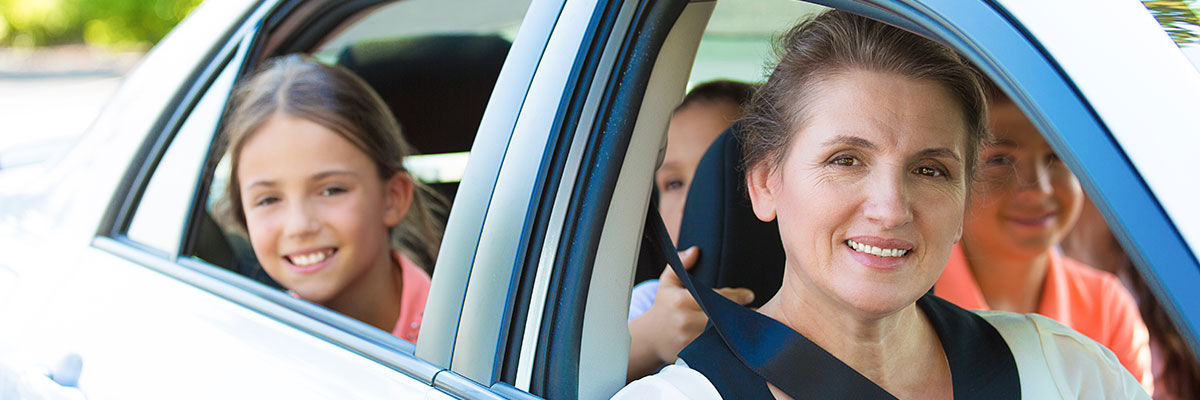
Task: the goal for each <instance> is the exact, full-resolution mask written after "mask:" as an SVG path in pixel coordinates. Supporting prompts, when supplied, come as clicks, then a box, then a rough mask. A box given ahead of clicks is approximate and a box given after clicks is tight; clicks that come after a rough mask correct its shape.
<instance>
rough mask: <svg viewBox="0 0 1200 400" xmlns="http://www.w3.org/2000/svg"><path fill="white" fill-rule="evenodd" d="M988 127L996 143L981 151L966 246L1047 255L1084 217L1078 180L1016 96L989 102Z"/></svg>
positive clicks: (967, 221)
mask: <svg viewBox="0 0 1200 400" xmlns="http://www.w3.org/2000/svg"><path fill="white" fill-rule="evenodd" d="M988 127H989V128H990V129H991V130H992V134H993V135H994V136H995V138H996V143H995V144H992V145H990V146H987V147H986V148H984V149H982V151H980V153H979V174H978V179H977V181H976V182H975V184H974V191H973V192H972V193H971V195H972V197H971V201H970V203H969V204H968V205H967V215H966V218H965V220H964V229H965V232H964V237H963V241H964V245H965V246H966V248H967V249H969V250H973V251H986V252H988V253H990V254H1006V255H1015V256H1021V257H1028V256H1037V255H1041V254H1045V253H1046V252H1047V251H1049V250H1050V248H1051V247H1053V246H1054V245H1056V244H1058V242H1059V241H1061V240H1062V239H1063V236H1064V235H1066V233H1067V231H1069V230H1070V229H1071V226H1072V225H1073V224H1074V223H1075V219H1076V218H1078V217H1079V212H1080V209H1081V206H1082V204H1083V190H1082V189H1081V188H1080V186H1079V180H1078V179H1076V178H1075V174H1073V173H1071V170H1070V169H1068V168H1067V165H1066V164H1065V163H1063V161H1062V160H1061V159H1059V158H1058V154H1057V153H1055V152H1054V149H1052V148H1050V145H1049V144H1048V143H1046V140H1045V139H1044V138H1043V137H1042V134H1041V132H1039V131H1038V129H1037V127H1035V126H1034V125H1033V123H1032V122H1030V121H1029V119H1028V118H1026V117H1025V114H1024V113H1022V112H1021V110H1020V109H1019V108H1017V106H1016V105H1015V104H1013V103H1012V102H1011V101H1003V102H997V103H996V104H993V105H991V106H990V108H989V109H988Z"/></svg>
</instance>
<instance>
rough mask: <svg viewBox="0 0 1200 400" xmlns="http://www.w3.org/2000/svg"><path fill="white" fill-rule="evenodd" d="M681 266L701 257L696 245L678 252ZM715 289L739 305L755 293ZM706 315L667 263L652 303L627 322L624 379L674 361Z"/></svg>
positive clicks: (698, 329)
mask: <svg viewBox="0 0 1200 400" xmlns="http://www.w3.org/2000/svg"><path fill="white" fill-rule="evenodd" d="M679 258H680V260H681V261H683V268H684V269H691V268H692V267H693V266H695V265H696V260H698V259H699V258H700V249H698V248H696V247H695V246H693V247H690V248H688V249H687V250H684V251H681V252H679ZM716 292H717V293H718V294H720V295H722V296H725V298H728V299H730V300H732V301H734V302H736V303H738V304H741V305H746V304H749V303H750V302H751V301H754V293H753V292H751V291H750V290H749V289H745V288H721V289H716ZM707 323H708V317H707V316H706V315H704V311H703V310H701V309H700V305H699V304H697V303H696V299H694V298H692V294H691V293H690V292H688V290H687V288H685V287H684V286H683V282H682V281H680V280H679V277H678V276H676V275H675V271H674V270H672V269H671V267H670V266H667V267H666V268H665V269H664V270H663V273H662V275H660V276H659V283H658V292H657V293H656V294H655V298H654V305H652V306H650V310H648V311H646V313H645V314H642V315H641V316H640V317H637V318H636V319H634V320H633V321H630V322H629V334H630V336H631V343H630V346H629V349H630V351H629V353H630V354H629V370H628V374H627V376H626V378H628V379H629V380H633V379H637V378H640V377H642V376H645V375H648V374H650V373H651V372H654V370H655V369H656V368H658V367H659V366H661V365H663V364H665V363H670V362H674V361H675V359H676V358H678V357H679V351H681V350H683V348H684V347H687V345H688V343H691V342H692V340H694V339H696V337H697V336H700V333H701V332H703V331H704V326H705V325H706V324H707Z"/></svg>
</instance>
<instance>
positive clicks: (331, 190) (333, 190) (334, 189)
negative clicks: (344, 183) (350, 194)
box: [321, 186, 347, 196]
mask: <svg viewBox="0 0 1200 400" xmlns="http://www.w3.org/2000/svg"><path fill="white" fill-rule="evenodd" d="M346 192H347V190H346V188H344V187H341V186H329V187H326V188H324V189H321V195H322V196H333V195H337V194H342V193H346Z"/></svg>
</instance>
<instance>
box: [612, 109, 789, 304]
mask: <svg viewBox="0 0 1200 400" xmlns="http://www.w3.org/2000/svg"><path fill="white" fill-rule="evenodd" d="M741 126H742V125H741V123H735V124H734V125H733V126H731V127H729V129H726V130H725V132H722V133H721V135H720V136H718V137H717V139H716V141H714V142H713V144H712V145H710V146H709V147H708V150H707V151H706V152H705V153H704V156H703V157H702V158H701V159H700V164H699V165H698V166H697V167H696V174H695V177H694V178H693V179H692V184H691V186H690V187H689V188H688V193H687V202H686V203H685V205H684V208H683V223H682V225H681V226H680V229H679V243H678V248H680V249H686V248H688V247H690V246H697V247H699V248H700V259H699V260H698V261H697V265H696V266H694V267H693V268H692V269H691V270H690V272H691V275H692V280H693V282H695V283H696V284H697V285H701V286H707V287H713V288H719V287H745V288H748V289H750V290H752V291H754V302H752V303H751V304H750V307H759V306H761V305H762V304H763V303H764V302H766V301H767V300H769V299H770V298H771V297H772V296H774V295H775V292H778V291H779V286H780V284H781V282H782V279H783V268H784V259H785V257H784V253H783V244H782V243H781V242H780V239H779V227H778V225H777V224H776V223H775V222H774V221H771V222H762V221H760V220H759V219H758V218H757V217H756V216H755V215H754V211H753V209H752V208H751V205H750V198H749V196H748V194H747V193H746V184H745V178H744V171H742V168H741V159H742V146H741V144H740V142H739V141H738V140H737V138H736V137H735V135H734V132H735V131H736V130H737V129H740V128H741ZM638 268H639V270H638V271H637V273H636V276H635V280H636V281H638V282H640V281H643V280H646V279H652V278H657V277H658V276H659V274H661V273H662V269H663V265H654V264H651V263H642V264H639V267H638Z"/></svg>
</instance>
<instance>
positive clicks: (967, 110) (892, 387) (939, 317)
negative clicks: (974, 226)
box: [617, 11, 1146, 399]
mask: <svg viewBox="0 0 1200 400" xmlns="http://www.w3.org/2000/svg"><path fill="white" fill-rule="evenodd" d="M779 48H780V49H781V51H783V52H785V53H784V54H783V56H782V57H781V58H780V61H779V65H778V66H777V67H776V68H775V70H774V72H773V73H772V74H771V76H770V78H769V79H768V80H767V82H766V84H765V85H764V86H763V88H762V89H761V90H760V91H759V92H758V93H757V94H756V97H755V101H754V102H753V104H752V106H751V111H750V115H749V116H748V122H749V129H747V130H746V132H745V133H744V135H743V136H742V137H740V140H742V141H743V144H744V147H745V149H746V154H745V158H744V165H745V168H746V183H747V186H748V189H749V195H750V199H751V202H752V204H753V208H754V211H755V214H756V215H758V217H759V218H760V219H763V220H770V219H777V220H778V223H779V230H780V237H781V239H782V241H783V245H784V251H785V254H786V259H787V261H786V264H785V272H784V277H783V285H782V287H781V289H780V290H779V292H778V293H777V294H776V295H775V297H774V298H772V299H771V300H770V301H768V302H767V303H766V304H765V305H764V306H763V307H761V308H760V309H759V310H758V312H760V313H761V314H762V315H765V316H766V317H769V318H766V320H768V321H769V322H770V323H774V324H781V325H783V326H786V328H789V329H790V330H791V331H794V332H797V333H799V335H802V336H803V337H804V338H805V339H807V341H808V342H807V343H810V345H811V346H812V347H815V348H817V349H818V350H820V351H823V352H824V353H823V354H825V355H828V356H829V357H827V358H812V359H811V360H812V362H813V363H820V364H821V365H817V366H813V365H806V362H807V361H809V359H803V358H801V359H796V358H791V359H790V360H792V361H793V362H792V363H790V364H779V363H776V364H769V365H768V367H769V368H770V369H772V370H774V371H779V370H780V369H787V368H793V369H796V370H803V371H811V372H812V373H811V374H807V375H806V374H801V375H798V376H797V375H793V378H794V379H793V380H792V381H781V380H779V379H778V376H779V375H778V374H760V373H759V372H760V370H759V369H753V370H752V368H756V367H752V366H750V365H751V364H753V362H752V361H753V360H752V359H751V358H748V357H746V354H744V353H736V354H731V353H732V352H733V351H732V350H728V349H730V348H734V347H738V346H746V345H747V344H746V343H749V345H750V346H759V347H761V348H764V349H763V350H764V352H763V353H770V352H784V353H787V352H789V351H790V350H792V349H793V348H794V347H795V346H794V345H795V344H796V343H800V342H802V341H776V342H766V341H754V340H748V341H739V340H738V339H741V338H738V337H734V338H729V337H724V336H721V337H718V338H717V339H713V337H714V336H713V335H714V333H713V332H714V329H709V330H706V331H705V333H703V334H701V336H700V337H699V338H698V339H697V341H695V342H693V343H692V345H689V347H688V348H686V349H684V351H683V352H682V353H681V355H680V357H681V360H680V361H678V362H677V363H676V364H675V365H671V366H668V367H667V368H664V369H663V371H661V372H660V373H658V374H656V375H654V376H651V377H647V378H644V379H641V380H638V381H635V382H634V383H632V384H631V385H630V386H628V387H626V388H625V389H624V390H623V391H622V392H621V393H618V395H617V397H623V396H628V397H629V398H654V397H660V398H680V397H688V398H722V397H724V398H768V397H776V398H787V397H797V398H825V397H833V398H846V397H851V396H854V394H853V393H860V392H861V391H860V389H862V388H861V386H863V385H864V384H865V385H867V386H874V387H877V388H878V391H875V392H873V393H878V396H879V397H885V398H886V397H888V396H889V395H890V396H895V397H898V398H920V399H926V398H951V397H958V398H976V397H981V396H986V397H1013V396H1017V395H1021V396H1024V397H1026V398H1044V397H1050V396H1061V397H1070V398H1079V397H1082V398H1145V396H1146V395H1145V393H1144V392H1142V391H1141V389H1140V387H1138V386H1137V382H1135V381H1134V380H1133V379H1132V378H1131V377H1128V376H1127V374H1124V372H1123V371H1121V370H1120V365H1119V364H1118V363H1117V361H1116V359H1115V358H1114V357H1113V356H1112V354H1111V353H1106V352H1105V351H1104V350H1103V349H1102V348H1101V347H1100V346H1099V345H1097V344H1096V343H1095V342H1093V341H1091V340H1089V339H1087V338H1085V337H1083V336H1081V335H1079V334H1077V333H1075V332H1073V331H1071V330H1070V329H1068V328H1065V327H1063V326H1062V325H1060V324H1057V323H1055V322H1053V321H1051V320H1049V319H1046V318H1044V317H1040V316H1036V315H1030V316H1024V315H1016V314H1008V313H999V312H984V313H980V314H979V315H977V314H973V313H970V312H967V311H964V310H962V309H960V308H957V307H955V306H953V305H952V304H950V303H948V302H945V301H943V300H941V299H938V298H936V297H934V296H932V295H927V292H928V290H929V288H930V287H931V286H932V285H933V282H934V281H935V280H936V279H937V277H938V275H939V274H940V273H941V271H942V268H943V267H944V266H945V263H946V260H947V258H948V257H949V254H950V249H951V247H952V246H953V244H954V242H956V241H957V240H958V239H959V236H960V235H961V232H962V229H961V227H962V218H963V209H964V206H965V203H966V199H967V197H968V188H969V187H970V185H969V184H970V181H971V176H972V173H973V172H974V169H975V165H974V164H975V156H976V152H977V150H976V148H977V147H978V145H979V143H980V142H981V141H982V140H983V138H984V136H986V133H985V132H986V131H985V127H984V126H985V124H984V121H985V106H984V99H983V95H982V90H981V89H980V88H979V83H978V80H977V78H976V77H975V75H974V74H973V73H972V72H971V70H970V68H969V67H968V66H967V65H966V64H965V63H964V62H963V61H962V60H961V59H960V58H959V57H958V56H957V55H956V54H955V53H954V52H953V51H951V50H949V49H946V48H944V47H942V46H940V45H937V44H935V43H933V42H931V41H928V40H926V39H923V38H920V37H918V36H916V35H913V34H911V33H908V32H905V31H902V30H900V29H897V28H893V27H890V26H887V25H884V24H881V23H878V22H874V21H872V20H869V19H866V18H862V17H858V16H855V15H852V14H848V13H844V12H840V11H832V12H828V13H824V14H822V15H820V16H817V17H815V18H814V19H811V20H809V21H806V22H804V23H801V24H800V25H799V26H797V27H796V28H793V29H792V30H791V31H790V32H789V33H788V34H787V35H786V36H785V38H784V43H783V44H782V46H780V47H779ZM749 315H756V314H749ZM756 317H757V318H763V317H762V316H759V315H756ZM750 322H753V323H755V324H760V323H761V320H758V321H750ZM765 325H769V324H765ZM765 325H764V326H765ZM726 328H729V327H725V328H718V329H717V330H718V331H719V330H721V329H726ZM726 330H728V329H726ZM735 342H736V344H737V346H735V345H734V344H733V343H735ZM722 343H724V344H725V346H726V347H724V348H722V347H721V345H722ZM779 343H785V344H787V345H788V346H779V345H778V344H779ZM1009 343H1012V344H1013V345H1012V346H1010V345H1009ZM793 353H794V352H793ZM812 354H816V353H812ZM818 360H820V361H818ZM775 361H778V359H776V360H775ZM756 365H762V364H756ZM843 369H844V370H848V371H851V372H850V373H851V374H853V375H855V376H851V378H855V379H857V380H851V381H853V382H856V383H853V384H848V383H847V382H850V381H839V380H826V379H825V378H824V376H826V375H824V374H823V373H822V372H823V371H825V370H843ZM763 376H773V377H774V378H771V379H772V380H771V381H766V380H765V379H764V378H763ZM1018 377H1019V380H1018V379H1017V378H1018ZM805 380H810V381H812V382H799V383H798V382H796V381H805ZM798 388H799V390H797V389H798ZM807 389H811V391H805V390H807ZM840 389H845V391H844V392H839V390H840ZM785 390H786V391H785ZM1005 392H1007V393H1005Z"/></svg>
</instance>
